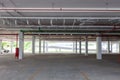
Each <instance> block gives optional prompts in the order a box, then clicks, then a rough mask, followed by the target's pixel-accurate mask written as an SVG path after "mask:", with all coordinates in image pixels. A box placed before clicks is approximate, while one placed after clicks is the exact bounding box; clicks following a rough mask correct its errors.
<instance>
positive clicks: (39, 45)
mask: <svg viewBox="0 0 120 80" xmlns="http://www.w3.org/2000/svg"><path fill="white" fill-rule="evenodd" d="M40 53H41V39H40V38H39V54H40Z"/></svg>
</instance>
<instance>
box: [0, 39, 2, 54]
mask: <svg viewBox="0 0 120 80" xmlns="http://www.w3.org/2000/svg"><path fill="white" fill-rule="evenodd" d="M0 53H2V40H0Z"/></svg>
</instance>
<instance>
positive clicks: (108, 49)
mask: <svg viewBox="0 0 120 80" xmlns="http://www.w3.org/2000/svg"><path fill="white" fill-rule="evenodd" d="M108 53H110V41H109V40H108Z"/></svg>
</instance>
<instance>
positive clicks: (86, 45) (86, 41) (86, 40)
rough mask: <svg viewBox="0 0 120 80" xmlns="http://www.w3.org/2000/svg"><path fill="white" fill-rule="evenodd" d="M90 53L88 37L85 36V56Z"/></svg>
mask: <svg viewBox="0 0 120 80" xmlns="http://www.w3.org/2000/svg"><path fill="white" fill-rule="evenodd" d="M87 55H88V37H87V36H86V37H85V56H87Z"/></svg>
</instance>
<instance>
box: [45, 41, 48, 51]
mask: <svg viewBox="0 0 120 80" xmlns="http://www.w3.org/2000/svg"><path fill="white" fill-rule="evenodd" d="M45 48H46V49H45V51H46V53H47V52H48V42H47V41H46V42H45Z"/></svg>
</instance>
